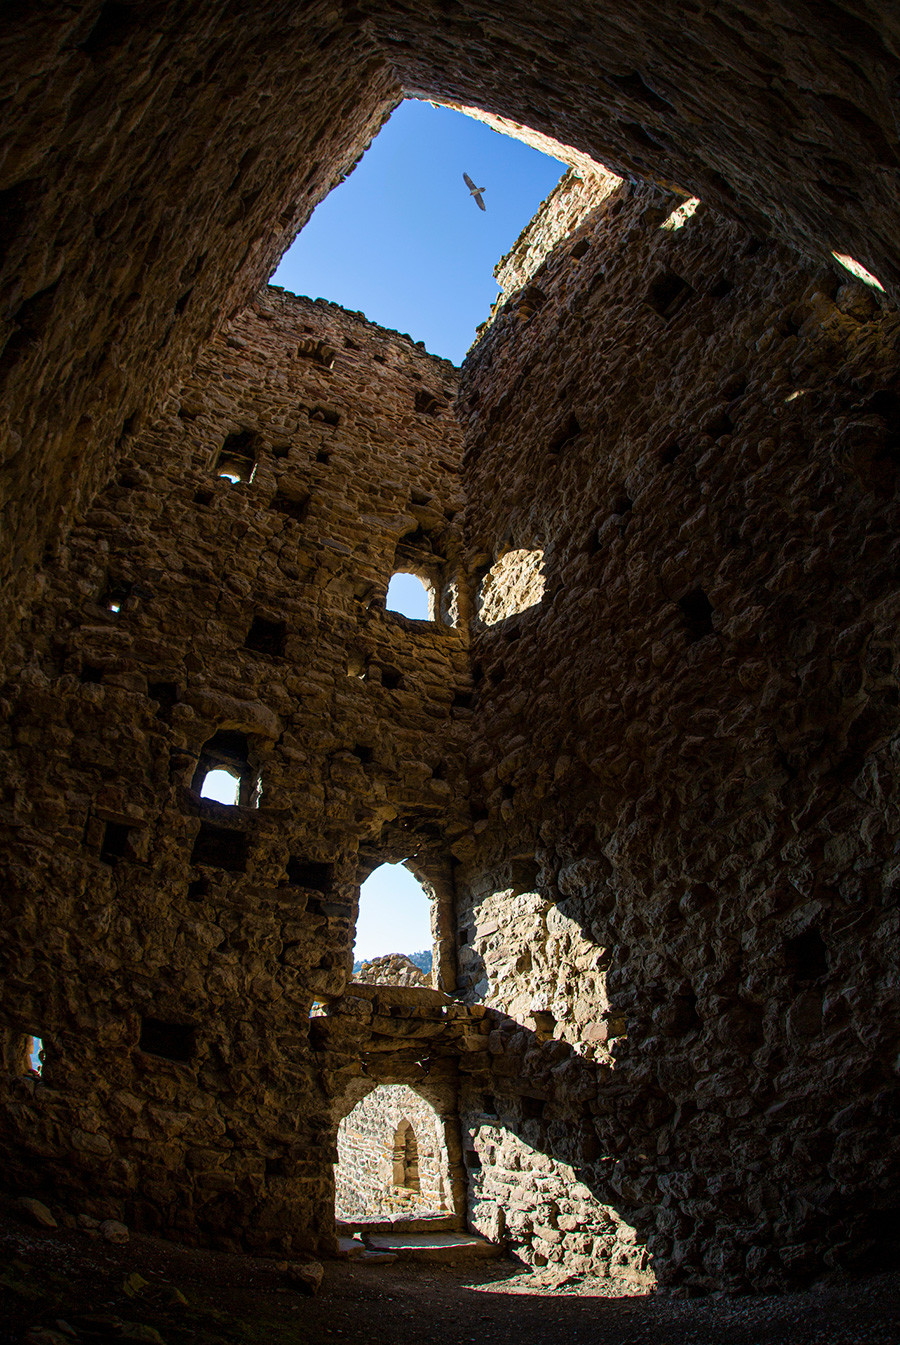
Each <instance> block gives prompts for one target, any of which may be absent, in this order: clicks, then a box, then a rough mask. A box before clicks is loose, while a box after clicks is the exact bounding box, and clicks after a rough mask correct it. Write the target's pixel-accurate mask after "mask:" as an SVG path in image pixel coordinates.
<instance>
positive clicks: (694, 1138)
mask: <svg viewBox="0 0 900 1345" xmlns="http://www.w3.org/2000/svg"><path fill="white" fill-rule="evenodd" d="M677 204H678V201H677V198H673V197H669V198H666V197H660V196H659V195H658V194H654V193H653V192H650V191H648V190H646V189H643V190H635V189H632V188H628V187H623V188H621V189H620V190H619V191H618V192H617V193H616V194H615V195H614V196H612V197H610V198H608V200H607V201H606V202H604V204H603V205H602V206H601V207H600V209H599V211H598V212H596V213H595V215H593V216H591V217H589V218H588V219H587V220H586V222H585V223H584V224H583V226H582V228H581V229H580V230H579V231H578V232H577V233H576V234H575V235H573V236H572V237H570V238H569V239H567V240H565V242H564V243H563V244H561V245H560V247H559V248H558V249H557V251H556V253H555V254H553V255H551V257H550V258H549V259H548V261H547V262H546V263H545V266H544V268H543V270H539V271H538V272H537V273H535V275H534V277H533V278H532V279H533V280H534V281H536V282H537V283H538V284H540V286H541V288H542V289H543V290H544V292H545V293H546V301H545V303H544V304H543V305H542V306H541V307H540V308H539V309H537V310H536V311H535V312H534V313H533V314H532V315H531V316H529V317H527V318H525V319H523V318H522V317H521V315H519V314H517V312H516V311H515V307H514V305H512V304H507V305H506V307H505V308H502V309H501V310H500V313H499V315H498V317H497V318H496V320H495V322H494V324H493V326H492V328H491V330H490V332H489V333H488V334H487V335H485V336H484V337H483V338H482V340H481V342H480V344H479V345H478V346H477V347H476V349H475V351H474V352H473V353H472V355H471V356H470V358H469V360H468V362H467V364H466V367H465V370H464V372H463V379H462V385H461V390H460V406H461V412H462V415H463V417H464V421H465V423H466V424H467V450H466V465H465V470H464V480H465V484H466V488H467V499H468V503H467V511H466V531H467V537H468V540H469V544H470V548H471V557H472V575H473V578H472V581H471V582H472V585H473V587H474V585H475V584H476V583H477V582H478V579H479V576H480V575H481V574H483V573H484V571H485V568H486V566H487V565H489V564H490V560H491V557H492V555H496V554H497V553H498V551H499V552H501V553H502V552H503V551H504V550H505V549H506V548H509V547H512V548H516V547H519V548H540V549H541V550H543V553H544V560H543V567H544V583H545V591H544V595H543V599H542V601H541V602H540V603H539V604H537V605H532V606H530V607H528V608H527V609H526V610H524V611H521V612H519V613H518V614H517V615H509V616H507V617H506V618H505V619H503V620H500V621H497V622H495V623H494V624H491V625H486V626H484V625H483V626H480V627H476V628H475V631H474V634H473V648H472V655H473V669H474V671H475V676H476V683H477V686H478V707H477V711H476V722H475V725H474V728H473V737H472V749H471V754H470V769H471V789H472V795H471V799H472V807H473V814H474V815H475V816H480V819H481V820H480V821H479V822H477V823H476V825H475V828H474V829H473V833H472V836H471V837H466V838H464V839H461V841H460V842H458V843H457V844H456V845H455V846H454V851H455V853H456V855H457V856H458V858H459V859H460V860H461V861H462V862H463V863H462V868H461V870H460V873H459V874H458V880H457V891H458V914H459V919H460V922H461V925H462V928H463V940H464V941H463V943H462V946H461V949H460V954H459V972H460V983H461V985H462V986H464V987H466V990H467V994H468V995H469V996H471V997H472V998H473V999H476V1000H483V1001H484V1002H486V1003H487V1004H488V1005H489V1006H490V1007H491V1008H492V1009H494V1010H496V1011H498V1013H502V1014H503V1015H505V1016H506V1021H505V1023H501V1024H500V1026H499V1027H498V1028H497V1029H496V1031H493V1032H492V1034H491V1050H492V1052H493V1053H494V1059H493V1062H492V1069H491V1077H490V1080H489V1081H487V1082H485V1083H484V1084H483V1085H482V1086H483V1087H484V1088H485V1090H486V1093H487V1094H489V1095H490V1097H489V1100H488V1101H485V1097H484V1095H482V1094H480V1093H479V1092H478V1090H477V1089H475V1088H473V1089H472V1091H471V1093H470V1094H469V1095H468V1101H467V1103H466V1105H465V1106H464V1117H465V1119H466V1120H467V1123H468V1126H469V1129H470V1132H471V1133H472V1135H473V1138H474V1153H473V1157H472V1160H471V1161H472V1163H473V1164H477V1166H474V1167H471V1168H470V1177H472V1178H473V1192H474V1201H475V1216H476V1219H477V1220H478V1222H479V1225H480V1226H484V1227H491V1226H494V1224H495V1222H496V1219H497V1218H498V1217H499V1218H500V1219H501V1222H502V1221H504V1220H505V1222H506V1225H507V1227H508V1229H509V1231H510V1233H511V1236H512V1237H513V1241H514V1244H518V1245H519V1247H520V1249H521V1251H522V1254H523V1255H526V1256H527V1257H529V1258H531V1257H533V1258H534V1259H535V1260H536V1261H538V1263H540V1262H541V1261H543V1260H544V1259H549V1260H559V1259H560V1258H566V1257H574V1258H575V1259H576V1264H579V1261H578V1258H580V1257H589V1258H590V1257H594V1258H595V1257H597V1256H598V1255H604V1254H609V1252H610V1247H611V1243H612V1237H611V1235H612V1234H613V1233H614V1232H616V1228H615V1225H616V1222H617V1221H618V1220H620V1219H621V1220H624V1222H625V1224H626V1225H631V1226H634V1227H636V1228H637V1229H638V1233H639V1240H640V1241H641V1242H642V1241H643V1239H644V1230H645V1223H644V1221H645V1220H646V1221H647V1224H648V1225H649V1224H652V1225H653V1226H654V1232H653V1233H652V1235H651V1236H650V1238H649V1241H648V1242H647V1246H648V1248H649V1249H650V1251H651V1252H652V1253H653V1256H654V1265H655V1268H656V1271H657V1273H658V1274H659V1275H660V1276H662V1278H664V1279H666V1280H669V1279H673V1278H688V1279H689V1280H690V1281H692V1282H693V1283H695V1284H696V1285H698V1286H703V1285H707V1286H708V1285H711V1284H714V1283H717V1282H718V1283H721V1282H725V1283H728V1284H733V1285H735V1286H737V1285H739V1284H741V1283H743V1282H745V1279H751V1280H753V1281H754V1282H755V1283H756V1284H774V1283H777V1282H779V1281H780V1280H781V1278H782V1277H783V1276H785V1275H787V1276H802V1275H804V1274H809V1273H810V1272H811V1271H812V1270H813V1267H814V1266H823V1265H824V1266H827V1265H835V1264H841V1263H844V1262H845V1261H847V1260H851V1261H852V1260H854V1259H858V1258H860V1257H868V1256H871V1255H873V1254H875V1249H876V1248H877V1247H878V1246H879V1244H880V1242H881V1239H882V1238H883V1236H884V1234H883V1233H882V1232H881V1230H882V1229H886V1227H887V1223H889V1222H890V1219H891V1218H892V1217H893V1216H892V1215H890V1214H889V1211H890V1210H892V1209H893V1199H894V1197H893V1195H892V1194H890V1193H891V1191H892V1189H893V1183H894V1181H895V1177H894V1176H889V1175H888V1173H889V1172H890V1173H894V1163H895V1158H894V1156H893V1155H894V1152H895V1150H894V1146H893V1140H892V1139H891V1137H890V1130H891V1122H889V1121H888V1116H889V1114H891V1112H892V1108H893V1106H894V1103H895V1101H896V1097H897V1093H896V1086H897V1085H896V1075H895V1072H894V1069H895V1052H894V1048H895V1044H896V1034H897V975H896V969H895V965H894V957H893V951H892V950H893V948H894V946H895V938H896V934H895V930H896V921H897V910H896V890H895V877H894V874H895V859H894V856H893V845H892V842H891V841H890V840H889V837H891V836H892V835H893V834H894V833H895V831H896V827H897V823H898V820H900V819H898V816H897V796H896V790H897V786H896V775H895V768H894V764H893V761H894V747H893V743H894V741H895V738H896V733H897V726H898V710H897V706H896V699H897V696H896V681H895V679H896V672H895V667H896V665H895V662H894V659H895V652H894V651H895V647H896V646H895V625H896V614H897V594H896V581H895V560H894V552H895V550H896V540H895V537H896V527H897V522H898V517H897V504H896V493H895V492H896V475H895V474H896V463H895V460H894V456H893V449H892V447H891V445H893V443H894V437H893V436H894V434H895V430H894V428H893V426H894V419H893V417H894V416H895V415H896V407H897V405H898V402H897V388H898V368H897V355H896V350H895V343H896V339H897V332H898V327H897V318H896V316H895V315H893V314H882V313H881V312H880V310H879V309H878V308H877V306H876V305H875V304H874V302H873V301H872V300H871V299H870V298H869V296H868V295H866V294H865V293H864V292H863V291H862V290H861V288H858V287H855V286H853V285H844V286H838V285H837V284H836V283H835V280H834V277H833V276H832V275H831V274H830V273H829V272H827V271H822V272H806V271H799V272H798V271H797V270H796V268H795V266H794V264H793V262H792V260H791V259H790V258H789V257H788V256H787V255H786V254H785V253H783V252H780V251H778V250H777V249H775V248H773V247H771V246H765V247H762V248H760V247H759V246H758V245H757V244H755V243H754V242H753V240H751V239H749V238H748V237H747V236H746V235H745V234H743V233H742V232H741V231H740V230H739V229H738V228H737V227H736V226H733V225H723V224H721V223H720V222H717V221H716V220H715V218H714V217H713V216H712V215H711V214H710V213H709V212H706V211H704V210H703V209H702V208H701V209H700V210H698V211H697V213H696V214H695V215H694V216H693V218H692V219H690V220H689V221H688V222H687V223H686V224H685V225H684V226H683V227H682V228H681V229H679V230H675V231H673V230H670V229H666V228H665V227H664V225H665V222H666V220H667V219H668V217H669V216H670V213H671V211H672V210H673V209H674V207H675V206H676V205H677ZM581 239H584V240H585V241H586V242H588V243H589V248H588V250H587V251H586V252H585V253H584V255H583V256H582V257H581V258H580V259H578V260H576V261H575V262H574V264H573V260H572V252H573V250H575V248H574V247H573V244H577V242H578V241H580V240H581ZM661 309H662V310H663V311H660V310H661ZM862 557H866V559H865V561H862V560H861V558H862ZM863 1150H867V1151H868V1152H870V1153H873V1154H874V1153H876V1152H877V1153H878V1159H877V1169H878V1175H877V1176H876V1175H875V1172H874V1170H873V1168H872V1167H871V1166H869V1165H865V1166H864V1167H857V1166H856V1157H858V1156H859V1155H861V1153H862V1152H863ZM604 1207H606V1208H605V1210H604ZM713 1229H714V1231H713ZM604 1244H606V1251H604ZM865 1249H868V1250H865Z"/></svg>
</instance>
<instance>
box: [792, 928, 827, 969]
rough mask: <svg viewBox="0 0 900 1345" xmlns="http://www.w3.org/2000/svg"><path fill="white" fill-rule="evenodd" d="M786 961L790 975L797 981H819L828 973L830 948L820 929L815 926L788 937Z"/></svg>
mask: <svg viewBox="0 0 900 1345" xmlns="http://www.w3.org/2000/svg"><path fill="white" fill-rule="evenodd" d="M784 961H785V966H786V967H787V971H788V975H789V976H790V977H791V978H792V979H793V980H795V981H818V980H820V979H821V978H822V977H823V976H826V975H827V974H828V949H827V948H826V946H825V940H824V939H823V938H822V935H821V934H820V933H819V931H818V930H817V929H816V928H815V927H813V928H811V929H807V930H804V931H803V933H802V934H795V935H794V936H793V938H790V939H786V940H785V944H784Z"/></svg>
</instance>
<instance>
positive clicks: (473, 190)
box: [463, 173, 487, 210]
mask: <svg viewBox="0 0 900 1345" xmlns="http://www.w3.org/2000/svg"><path fill="white" fill-rule="evenodd" d="M463 182H465V184H466V186H467V187H468V188H469V195H470V196H472V197H474V200H475V204H476V205H477V206H478V209H479V210H487V206H486V205H485V204H484V201H482V199H481V193H482V192H483V191H487V188H486V187H476V186H475V183H474V182H473V181H472V179H471V178H470V177H469V174H468V173H463Z"/></svg>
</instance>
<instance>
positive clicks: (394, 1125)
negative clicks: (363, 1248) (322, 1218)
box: [332, 1059, 466, 1218]
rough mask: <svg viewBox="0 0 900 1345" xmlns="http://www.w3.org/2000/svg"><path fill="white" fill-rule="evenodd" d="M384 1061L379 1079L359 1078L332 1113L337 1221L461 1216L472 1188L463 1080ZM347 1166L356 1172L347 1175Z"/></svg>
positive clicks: (353, 1081)
mask: <svg viewBox="0 0 900 1345" xmlns="http://www.w3.org/2000/svg"><path fill="white" fill-rule="evenodd" d="M379 1063H380V1064H381V1066H382V1068H381V1070H380V1071H379V1077H372V1076H370V1075H360V1076H357V1077H356V1078H355V1079H353V1080H351V1081H350V1082H349V1083H348V1084H347V1085H346V1087H345V1089H344V1091H343V1093H342V1094H341V1096H340V1098H339V1100H337V1101H336V1103H335V1106H334V1108H333V1111H332V1117H333V1121H332V1124H333V1128H334V1129H333V1133H334V1155H335V1159H336V1162H335V1166H334V1169H333V1171H334V1182H335V1209H336V1212H337V1217H338V1218H352V1217H359V1216H360V1215H362V1214H363V1213H366V1214H368V1215H369V1216H372V1215H378V1214H380V1215H382V1216H385V1215H387V1214H390V1213H395V1214H396V1213H403V1212H406V1213H408V1214H417V1213H423V1214H424V1213H430V1214H440V1213H443V1214H461V1213H462V1212H463V1211H464V1209H465V1201H466V1194H465V1192H466V1186H465V1167H464V1164H463V1155H462V1147H461V1144H460V1131H459V1116H458V1110H457V1090H456V1081H455V1078H450V1077H449V1075H448V1077H446V1078H444V1077H440V1076H439V1077H438V1078H437V1079H432V1078H429V1077H428V1076H423V1073H422V1070H421V1067H420V1066H418V1065H414V1066H411V1065H410V1064H409V1062H406V1061H403V1060H402V1059H398V1060H397V1061H393V1062H392V1061H390V1060H385V1061H383V1062H379ZM354 1116H356V1117H358V1121H357V1125H356V1127H355V1128H354V1126H353V1122H352V1118H353V1117H354ZM411 1118H412V1119H411ZM342 1164H345V1165H346V1166H347V1167H348V1168H349V1167H353V1169H354V1171H352V1172H346V1173H342V1172H341V1170H340V1169H341V1166H342Z"/></svg>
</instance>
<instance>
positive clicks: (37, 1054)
mask: <svg viewBox="0 0 900 1345" xmlns="http://www.w3.org/2000/svg"><path fill="white" fill-rule="evenodd" d="M25 1054H26V1056H27V1059H28V1069H29V1072H30V1073H31V1074H36V1075H37V1076H38V1077H40V1075H41V1074H42V1073H43V1070H44V1041H43V1038H42V1037H28V1038H26V1042H25Z"/></svg>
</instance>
